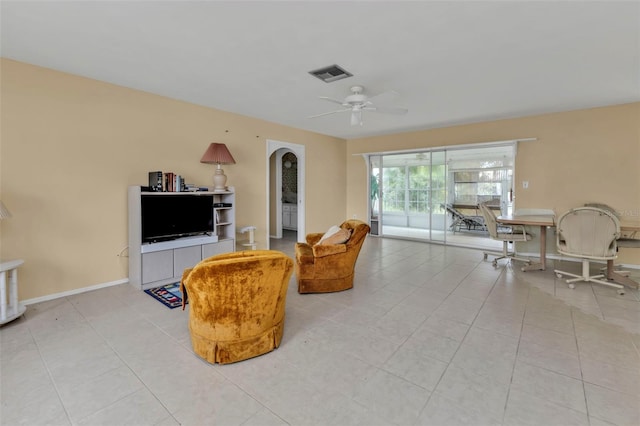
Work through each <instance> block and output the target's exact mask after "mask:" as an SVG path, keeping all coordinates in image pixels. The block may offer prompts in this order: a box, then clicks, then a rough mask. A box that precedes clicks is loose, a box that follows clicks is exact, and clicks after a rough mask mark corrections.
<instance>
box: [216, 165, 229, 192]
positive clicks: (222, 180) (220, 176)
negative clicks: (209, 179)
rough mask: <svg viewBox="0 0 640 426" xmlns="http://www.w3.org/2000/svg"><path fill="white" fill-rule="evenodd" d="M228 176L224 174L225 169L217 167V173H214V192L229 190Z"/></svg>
mask: <svg viewBox="0 0 640 426" xmlns="http://www.w3.org/2000/svg"><path fill="white" fill-rule="evenodd" d="M226 183H227V176H226V175H225V174H224V170H222V169H216V174H214V175H213V191H214V192H224V191H226V190H227V187H226Z"/></svg>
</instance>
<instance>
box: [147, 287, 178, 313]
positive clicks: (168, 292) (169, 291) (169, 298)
mask: <svg viewBox="0 0 640 426" xmlns="http://www.w3.org/2000/svg"><path fill="white" fill-rule="evenodd" d="M144 292H145V293H147V294H148V295H149V296H151V297H153V298H154V299H156V300H157V301H159V302H160V303H162V304H163V305H165V306H166V307H168V308H169V309H173V308H177V307H178V306H182V297H181V296H182V294H181V293H180V283H173V284H167V285H163V286H162V287H156V288H150V289H148V290H145V291H144ZM187 303H189V302H188V301H187Z"/></svg>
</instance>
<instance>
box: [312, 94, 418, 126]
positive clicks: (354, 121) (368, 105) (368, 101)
mask: <svg viewBox="0 0 640 426" xmlns="http://www.w3.org/2000/svg"><path fill="white" fill-rule="evenodd" d="M350 90H351V95H349V96H347V97H346V98H344V100H342V101H341V100H338V99H333V98H329V97H326V96H319V98H320V99H325V100H327V101H329V102H333V103H335V104H338V105H341V106H342V107H343V108H341V109H337V110H335V111H329V112H325V113H322V114H317V115H312V116H310V117H308V118H316V117H322V116H324V115H329V114H335V113H338V112H351V125H352V126H357V125H360V126H362V112H363V111H372V112H379V113H383V114H406V113H407V112H409V110H408V109H406V108H396V107H382V106H377V105H376V104H374V102H373V100H374V99H376V100H380V99H381V98H382V97H383V96H386V95H389V94H393V95H397V93H396V92H393V91H387V92H382V93H379V94H377V95H374V96H370V97H369V96H367V95H365V94H363V93H362V92H363V91H364V87H362V86H352V87H351V89H350Z"/></svg>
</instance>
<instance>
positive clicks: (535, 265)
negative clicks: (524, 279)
mask: <svg viewBox="0 0 640 426" xmlns="http://www.w3.org/2000/svg"><path fill="white" fill-rule="evenodd" d="M546 269H547V226H546V225H540V260H539V261H538V262H532V263H530V264H528V265H525V266H523V267H522V271H523V272H526V271H544V270H546Z"/></svg>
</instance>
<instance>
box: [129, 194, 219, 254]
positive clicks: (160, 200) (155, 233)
mask: <svg viewBox="0 0 640 426" xmlns="http://www.w3.org/2000/svg"><path fill="white" fill-rule="evenodd" d="M141 203H142V205H141V207H142V215H141V216H142V242H143V243H149V242H156V241H166V240H172V239H176V238H180V237H186V236H192V235H203V234H212V233H213V232H214V230H213V195H205V194H198V195H196V194H184V195H164V194H163V195H144V194H143V195H142V197H141Z"/></svg>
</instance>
